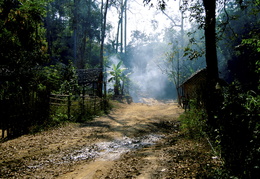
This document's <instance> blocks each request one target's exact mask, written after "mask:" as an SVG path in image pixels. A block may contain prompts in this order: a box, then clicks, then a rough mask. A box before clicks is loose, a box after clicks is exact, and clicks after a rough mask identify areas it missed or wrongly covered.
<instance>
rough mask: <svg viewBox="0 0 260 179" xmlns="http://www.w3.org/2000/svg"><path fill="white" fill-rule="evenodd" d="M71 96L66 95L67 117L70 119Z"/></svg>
mask: <svg viewBox="0 0 260 179" xmlns="http://www.w3.org/2000/svg"><path fill="white" fill-rule="evenodd" d="M70 107H71V96H70V94H69V95H68V119H69V120H70Z"/></svg>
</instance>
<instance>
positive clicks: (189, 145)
mask: <svg viewBox="0 0 260 179" xmlns="http://www.w3.org/2000/svg"><path fill="white" fill-rule="evenodd" d="M145 102H146V104H142V103H138V104H135V103H133V104H131V105H128V104H117V106H118V107H116V108H115V109H114V110H113V111H112V112H111V113H110V114H109V115H106V116H102V117H97V118H96V119H95V120H93V121H90V122H86V123H84V124H70V125H66V126H63V127H60V128H58V129H55V130H50V131H46V132H42V133H39V134H37V135H26V136H22V137H20V138H17V139H14V140H10V141H7V142H4V143H1V144H0V178H200V177H201V178H205V176H207V169H208V168H212V167H214V166H215V165H217V161H215V160H214V159H212V155H211V153H210V150H209V147H208V146H207V145H206V143H203V142H202V143H199V142H193V141H190V140H187V139H185V138H184V137H183V136H182V134H181V133H180V131H179V121H178V116H179V115H180V114H181V113H182V112H183V110H182V109H181V108H179V107H178V106H177V104H176V103H174V102H171V103H162V102H158V101H154V100H148V99H146V100H145Z"/></svg>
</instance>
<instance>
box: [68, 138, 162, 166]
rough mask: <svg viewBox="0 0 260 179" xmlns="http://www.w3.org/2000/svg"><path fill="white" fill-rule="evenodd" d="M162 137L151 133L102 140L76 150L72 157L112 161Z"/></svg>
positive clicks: (149, 144)
mask: <svg viewBox="0 0 260 179" xmlns="http://www.w3.org/2000/svg"><path fill="white" fill-rule="evenodd" d="M162 137H163V136H162V135H155V134H150V135H147V136H143V137H138V138H129V137H124V138H123V139H120V140H114V141H111V142H100V143H96V144H95V145H92V146H90V147H85V148H82V149H80V150H77V151H75V152H74V153H72V154H71V155H70V159H71V160H74V161H78V160H86V159H93V158H95V159H96V160H104V161H108V160H109V161H112V160H116V159H118V158H119V157H120V156H121V155H122V154H124V153H126V152H129V151H132V150H136V149H140V148H144V147H149V146H151V145H154V144H155V142H156V141H158V140H160V139H161V138H162Z"/></svg>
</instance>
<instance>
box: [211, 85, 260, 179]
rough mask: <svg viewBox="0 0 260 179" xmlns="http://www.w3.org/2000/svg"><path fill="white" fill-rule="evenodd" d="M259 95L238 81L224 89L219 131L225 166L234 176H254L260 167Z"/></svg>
mask: <svg viewBox="0 0 260 179" xmlns="http://www.w3.org/2000/svg"><path fill="white" fill-rule="evenodd" d="M259 106H260V95H257V93H256V92H254V91H248V92H243V91H242V89H241V88H240V86H239V85H238V84H232V85H231V86H230V87H227V88H226V89H225V91H224V102H223V107H222V111H221V114H219V116H218V129H216V130H218V133H219V135H218V136H216V137H218V138H219V139H220V145H221V153H222V157H223V159H224V160H225V167H226V168H227V169H228V170H229V171H230V172H231V174H232V175H235V176H238V177H241V178H255V177H256V176H257V174H258V173H260V171H259V167H260V131H259V129H260V121H259V117H260V115H259V111H260V109H259Z"/></svg>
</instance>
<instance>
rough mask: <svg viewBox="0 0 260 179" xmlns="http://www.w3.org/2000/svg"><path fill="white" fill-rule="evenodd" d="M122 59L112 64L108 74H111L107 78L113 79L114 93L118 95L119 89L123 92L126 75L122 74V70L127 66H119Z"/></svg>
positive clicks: (109, 80)
mask: <svg viewBox="0 0 260 179" xmlns="http://www.w3.org/2000/svg"><path fill="white" fill-rule="evenodd" d="M122 64H123V61H120V62H119V63H118V64H117V65H115V64H112V71H109V74H110V75H111V76H112V77H111V78H109V79H108V82H111V81H114V82H115V84H114V93H115V95H119V93H120V89H121V93H122V94H123V92H122V91H123V88H124V81H125V80H126V75H124V73H123V72H124V71H125V70H126V69H127V68H121V66H122ZM121 81H122V82H123V88H122V87H121Z"/></svg>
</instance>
